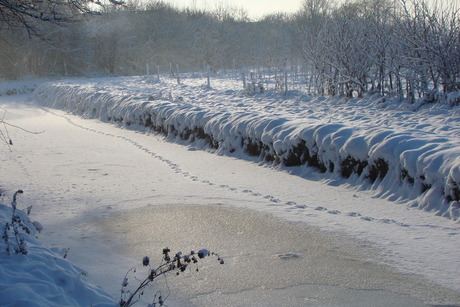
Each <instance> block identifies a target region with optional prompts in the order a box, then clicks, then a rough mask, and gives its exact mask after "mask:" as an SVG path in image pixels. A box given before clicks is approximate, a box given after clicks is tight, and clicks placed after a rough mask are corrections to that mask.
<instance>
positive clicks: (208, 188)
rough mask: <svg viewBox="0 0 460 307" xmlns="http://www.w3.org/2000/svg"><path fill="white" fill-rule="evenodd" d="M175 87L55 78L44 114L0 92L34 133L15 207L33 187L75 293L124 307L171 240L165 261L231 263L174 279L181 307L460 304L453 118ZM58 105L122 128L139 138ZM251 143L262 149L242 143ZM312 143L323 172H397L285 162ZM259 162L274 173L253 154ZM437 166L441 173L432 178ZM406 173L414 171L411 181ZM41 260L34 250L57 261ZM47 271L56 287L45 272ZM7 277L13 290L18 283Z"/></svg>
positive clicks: (195, 84) (10, 182) (227, 87)
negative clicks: (124, 292)
mask: <svg viewBox="0 0 460 307" xmlns="http://www.w3.org/2000/svg"><path fill="white" fill-rule="evenodd" d="M174 82H175V81H174V80H168V79H164V80H162V82H160V83H158V82H156V81H155V80H154V78H153V77H143V78H120V79H105V80H72V81H65V82H54V83H51V84H45V85H42V86H41V87H40V88H39V90H38V91H37V93H36V97H37V98H38V100H39V104H41V105H46V106H47V107H44V108H42V107H39V106H37V102H36V101H35V100H34V99H35V98H31V97H30V96H28V95H16V96H8V97H1V105H0V106H1V107H2V108H3V109H6V110H7V111H8V112H7V114H6V116H5V120H6V121H8V122H9V123H11V124H14V125H16V126H18V127H21V128H23V129H27V130H28V131H30V132H36V133H35V134H31V133H28V132H25V131H24V130H21V129H16V128H13V127H8V131H9V135H10V137H11V139H12V140H13V144H14V145H13V146H12V148H11V149H12V151H10V150H9V148H8V147H7V146H6V145H5V146H3V147H2V149H1V150H2V156H1V164H0V170H1V173H2V182H1V188H2V189H3V190H4V191H5V194H6V196H4V203H5V204H7V205H8V204H9V202H10V198H11V196H12V193H14V191H16V190H17V189H18V188H21V189H23V190H24V195H21V196H20V197H18V207H19V208H21V209H24V208H25V207H27V206H29V205H33V210H32V213H31V217H32V218H33V219H34V220H38V221H40V222H41V224H43V226H44V229H43V231H42V233H41V234H39V238H40V240H41V241H43V242H44V243H45V245H46V246H50V247H57V248H59V249H62V248H69V247H70V250H69V253H68V257H67V259H69V260H70V261H72V262H73V263H75V264H76V265H78V266H80V267H82V268H83V269H84V270H85V272H86V274H85V275H86V276H81V275H79V274H78V272H80V271H79V270H77V269H73V267H72V269H69V270H67V271H72V270H74V271H75V272H77V273H76V274H74V275H72V276H73V277H72V278H70V277H69V278H68V280H80V281H81V282H82V283H84V282H86V281H84V279H88V280H89V281H90V282H92V283H94V284H97V285H101V286H103V288H104V289H106V291H107V292H108V293H110V294H111V295H112V296H114V297H116V298H117V295H119V290H120V285H121V281H122V279H123V276H124V274H125V273H126V271H127V270H128V269H129V268H131V267H132V266H133V265H137V262H140V259H141V258H142V257H143V256H144V254H145V253H155V252H156V251H161V249H162V248H163V247H165V246H163V245H164V244H168V242H171V243H169V244H171V246H169V247H171V249H176V248H177V249H182V248H202V247H208V248H211V249H215V250H216V251H219V252H220V253H221V254H222V255H223V256H224V258H225V259H226V264H225V265H224V266H219V267H217V268H216V267H213V266H212V265H209V266H207V265H206V267H205V268H204V269H201V270H200V272H197V274H195V273H193V274H190V276H188V275H187V276H185V279H180V278H177V279H175V278H171V279H170V280H168V284H169V285H170V290H171V291H173V292H174V294H173V295H172V296H171V297H170V298H169V301H168V303H169V304H170V306H172V305H175V304H177V305H181V304H182V305H191V304H192V303H193V304H195V305H205V306H215V305H222V304H224V303H225V302H227V303H228V302H231V303H232V305H238V302H240V304H246V305H257V303H259V304H261V305H263V304H265V305H266V303H268V302H272V303H277V304H280V303H285V305H291V306H296V305H297V306H298V305H299V302H304V303H305V305H312V306H368V305H369V301H367V304H366V298H367V299H373V300H376V301H379V303H378V304H377V305H376V306H388V305H399V306H404V305H405V306H419V305H420V306H421V305H423V304H422V303H421V301H424V302H425V303H432V304H458V303H459V302H460V294H459V293H460V286H459V285H460V282H459V281H460V278H459V276H458V272H459V271H460V259H459V257H458V255H459V252H460V244H459V243H458V236H459V235H460V226H459V224H458V223H457V222H456V221H455V219H456V218H457V217H458V216H457V215H456V213H455V212H454V211H455V208H453V207H452V205H453V204H455V202H453V201H449V200H448V199H447V198H448V197H447V196H448V195H450V194H451V192H452V191H455V188H453V184H454V183H455V182H459V181H458V180H457V177H456V176H457V175H458V159H457V156H458V152H459V151H458V147H457V144H458V141H459V138H458V136H459V133H458V128H459V127H458V116H454V115H455V114H456V112H457V113H458V110H457V109H455V108H454V109H451V108H448V107H442V106H435V107H421V108H420V110H419V111H417V112H413V111H410V110H401V108H403V107H404V106H395V105H393V104H389V105H387V106H386V107H385V108H382V104H381V103H378V102H377V101H375V100H373V103H372V104H371V105H370V106H366V107H365V103H364V101H361V100H356V101H351V102H347V103H345V102H344V101H341V100H331V101H327V100H324V99H320V98H316V99H314V100H311V99H309V98H307V97H305V96H302V95H301V93H292V95H290V96H288V97H283V96H282V94H279V93H274V92H266V93H264V94H260V95H256V96H254V97H248V96H246V95H243V94H242V93H240V91H239V90H238V87H239V86H240V85H239V83H236V82H235V81H232V80H221V81H220V82H217V80H213V82H212V88H211V89H209V88H207V87H206V86H204V85H203V84H204V82H205V80H203V79H183V80H182V84H181V85H177V84H175V83H174ZM49 106H52V107H53V108H48V107H49ZM54 108H63V109H65V110H66V111H72V112H75V113H77V114H83V115H84V116H85V117H92V118H99V119H102V120H103V121H107V120H108V119H109V118H110V120H111V121H113V122H117V124H121V125H122V126H124V127H129V129H119V128H117V127H115V126H114V125H111V124H106V123H102V122H100V121H97V120H89V119H82V118H79V117H77V116H74V115H71V114H68V113H66V112H63V111H60V110H56V109H54ZM384 114H385V116H384ZM388 114H389V115H388ZM436 114H437V115H436ZM146 115H149V117H146ZM148 118H150V120H148ZM427 121H429V122H427ZM159 123H161V125H160V124H159ZM200 125H202V126H200ZM145 126H148V127H147V128H156V129H157V130H158V131H160V132H161V131H162V130H164V131H169V132H170V134H169V137H168V139H166V140H173V141H176V142H178V143H180V144H177V143H171V142H167V141H166V140H165V139H163V137H162V136H161V135H158V134H151V133H149V132H148V130H147V129H146V127H145ZM160 126H161V127H163V128H160ZM186 127H188V128H189V130H192V131H193V132H192V133H191V134H189V133H188V132H187V129H186ZM195 128H197V129H195ZM199 128H202V129H199ZM380 129H381V130H380ZM164 131H163V132H164ZM381 131H385V133H384V132H381ZM186 132H187V133H186ZM199 134H200V136H204V139H200V138H199V137H198V135H199ZM180 135H182V138H181V137H180ZM178 136H179V137H178ZM193 136H195V139H196V140H195V142H191V141H192V140H193V138H194V137H193ZM206 136H208V141H206ZM210 136H212V137H210ZM308 136H312V137H313V139H309V138H308ZM379 136H380V139H379ZM184 138H185V139H187V140H184ZM249 139H251V140H252V141H251V144H252V143H254V144H256V145H257V144H258V143H257V142H258V141H261V142H262V143H264V144H265V145H267V148H266V147H265V146H253V145H254V144H252V145H249V146H248V144H250V143H249ZM302 139H303V140H304V141H305V144H306V145H307V146H306V147H308V149H309V151H311V152H314V153H317V154H318V160H319V161H321V162H322V164H323V165H326V166H327V168H328V167H329V164H330V163H329V162H331V161H332V162H333V163H334V165H340V164H341V162H340V161H342V160H343V157H347V156H348V155H351V156H352V157H356V158H359V160H360V161H363V160H364V158H365V156H366V155H367V156H366V157H367V159H369V160H368V161H369V162H371V161H373V159H374V158H375V157H380V158H382V159H385V160H386V162H387V163H388V172H387V175H386V176H385V177H384V178H383V179H379V178H378V176H377V178H376V180H375V182H374V183H373V184H371V183H370V182H369V180H368V179H366V173H367V174H369V169H370V166H369V165H371V163H369V164H368V165H367V166H365V167H363V170H362V172H361V175H359V176H358V175H357V174H354V172H351V177H350V178H348V179H344V178H342V177H341V176H339V175H340V173H341V172H342V171H341V170H340V168H337V167H334V170H333V171H332V172H326V173H324V174H322V173H320V172H318V171H317V170H315V169H312V168H308V167H307V166H306V165H299V166H292V167H286V166H284V165H283V163H281V165H280V164H277V163H276V162H277V161H280V162H281V161H283V160H284V161H288V159H287V157H288V156H289V154H288V152H289V149H290V148H293V147H295V146H297V145H298V144H299V140H302ZM378 140H380V142H378ZM313 141H314V142H315V143H316V144H317V145H316V147H314V146H313V145H312V143H311V142H313ZM216 142H218V145H219V146H218V147H217V146H214V147H217V148H216V149H209V144H211V145H217V143H216ZM309 142H310V143H309ZM384 144H386V145H385V146H383V145H384ZM416 144H418V145H420V147H416V146H415V145H416ZM259 145H260V144H259ZM310 145H311V147H310ZM270 146H272V147H270ZM260 147H262V148H263V151H258V150H257V148H260ZM313 148H316V149H313ZM334 148H335V149H336V150H337V152H334V150H333V149H334ZM430 148H431V149H430ZM202 149H207V150H202ZM364 149H365V150H367V152H368V154H366V155H364V154H363V152H362V151H361V150H364ZM248 150H249V151H251V152H253V153H260V156H262V155H263V158H265V157H267V156H272V157H273V161H272V162H267V161H266V160H265V159H261V158H260V157H249V156H248V155H247V151H248ZM252 150H254V151H252ZM313 150H315V151H313ZM300 151H301V152H302V153H303V154H304V157H305V151H302V150H300ZM417 152H418V153H420V155H418V154H415V153H417ZM215 153H219V154H220V155H216V154H215ZM398 153H399V158H396V156H395V155H396V154H398ZM373 154H375V155H373ZM414 155H415V158H414ZM311 156H313V155H311ZM241 158H242V159H241ZM412 158H413V160H411V159H412ZM299 159H300V160H302V158H299ZM455 159H457V160H455ZM269 160H271V159H269ZM294 160H295V159H292V161H294ZM357 160H358V159H357ZM289 161H290V160H289ZM424 163H425V164H424ZM426 163H427V164H426ZM435 163H437V164H436V165H437V166H439V169H438V171H439V172H435V170H434V168H430V167H429V166H433V165H434V164H435ZM320 166H321V165H320ZM403 169H405V170H406V171H407V172H408V174H409V175H406V179H404V180H399V179H400V178H401V176H400V175H401V174H400V173H401V171H402V170H403ZM356 170H357V168H356ZM420 172H423V174H424V178H419V177H417V176H419V174H420ZM444 175H445V176H446V177H443V176H444ZM409 176H410V178H413V179H414V184H412V183H411V182H409V180H408V178H409ZM449 176H450V177H449ZM417 178H418V179H417ZM449 178H450V179H449ZM428 183H429V185H430V188H429V189H427V191H426V192H425V194H421V193H420V186H423V184H428ZM417 184H418V186H417ZM449 189H450V190H449ZM447 193H449V194H447ZM435 196H436V197H438V198H437V200H436V198H435ZM452 197H455V193H454V195H451V198H452ZM416 206H419V207H422V208H425V209H430V208H431V209H434V210H437V211H439V215H445V216H446V217H449V218H446V217H441V216H439V215H435V214H433V212H429V210H427V211H425V210H418V209H417V208H416ZM2 208H3V207H2ZM194 208H197V209H194ZM5 210H7V209H5ZM5 212H6V211H5ZM261 213H263V214H268V216H265V215H261ZM3 217H7V214H4V215H3ZM273 217H276V218H273ZM246 220H247V221H246ZM191 221H192V222H191ZM2 222H5V220H4V219H2ZM251 222H253V223H254V225H251ZM292 222H295V223H294V224H293V223H292ZM311 227H314V228H313V229H311ZM293 234H294V235H293ZM34 242H35V241H34ZM290 242H291V243H292V244H289V243H290ZM33 244H35V243H33ZM33 244H32V243H31V244H30V246H34V245H33ZM36 244H37V245H39V246H41V245H40V243H38V242H36ZM303 244H304V245H303ZM184 245H186V247H184ZM196 245H199V246H196ZM204 245H205V246H204ZM43 250H44V251H46V252H40V253H41V254H40V253H39V252H37V253H38V254H39V255H45V254H46V253H51V252H53V253H55V256H53V257H54V258H55V259H58V258H59V257H58V255H57V253H56V251H50V252H49V250H48V249H46V248H43ZM33 251H34V252H35V248H34V250H33ZM30 254H32V250H31V253H30ZM29 256H30V255H26V256H24V257H29ZM13 257H14V258H13ZM18 257H23V256H22V255H21V256H9V258H6V260H5V261H11V262H13V265H14V262H15V260H14V261H13V260H9V259H17V260H19V258H18ZM40 257H41V256H40ZM45 258H46V257H45V256H43V259H45ZM2 259H3V254H2ZM21 259H22V258H21ZM28 259H31V260H30V261H32V262H33V261H38V260H35V259H34V258H32V257H31V258H28ZM152 259H155V257H152ZM58 262H59V263H61V262H62V260H58ZM65 263H66V264H65V265H66V266H68V267H69V268H70V264H67V262H66V261H65ZM382 265H383V266H382ZM328 266H329V269H328ZM2 268H3V263H2ZM37 270H38V271H39V272H40V273H41V274H45V275H46V274H51V275H52V276H53V273H52V272H49V271H47V270H46V269H44V266H41V267H40V269H37ZM299 272H300V273H299ZM0 273H1V274H2V276H1V277H0V279H2V281H3V280H5V279H6V280H7V281H9V279H8V278H9V276H10V275H9V274H8V273H5V272H0ZM243 276H244V278H243ZM39 280H40V278H37V281H36V282H33V286H29V288H31V289H32V292H34V291H35V293H40V292H42V291H41V290H40V289H41V288H40V287H42V286H40V285H39V284H40V282H39ZM176 286H177V287H176ZM11 287H13V288H14V286H10V288H11ZM56 289H57V290H56V291H58V290H59V291H61V292H59V291H58V292H57V293H56V295H61V294H62V289H61V288H59V287H56ZM89 289H92V290H91V291H92V293H96V294H97V295H96V297H97V298H98V299H101V302H102V303H108V302H109V301H110V299H107V296H106V294H105V293H104V292H103V291H102V290H100V289H98V288H95V287H92V286H91V287H89ZM370 290H372V291H370ZM377 290H382V291H381V292H379V291H377ZM49 293H50V294H49V295H51V296H52V295H53V294H52V293H51V290H50V292H49ZM74 293H76V292H74ZM67 294H68V295H71V296H72V295H74V294H72V293H70V294H69V293H67ZM18 295H19V294H18ZM408 296H410V297H408ZM391 298H393V299H394V300H396V301H391ZM182 300H185V303H181V301H182ZM83 304H84V303H83ZM31 305H32V304H31Z"/></svg>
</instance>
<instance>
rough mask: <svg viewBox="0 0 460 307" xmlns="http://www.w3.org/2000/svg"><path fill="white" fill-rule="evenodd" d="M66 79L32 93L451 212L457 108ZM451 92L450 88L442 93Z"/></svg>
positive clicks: (455, 193)
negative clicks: (313, 169)
mask: <svg viewBox="0 0 460 307" xmlns="http://www.w3.org/2000/svg"><path fill="white" fill-rule="evenodd" d="M175 82H176V80H175V79H174V80H169V79H163V80H161V82H160V81H159V80H158V79H157V78H154V77H151V76H146V77H129V78H111V79H73V80H64V81H56V82H49V83H45V84H42V85H41V86H39V87H38V88H37V90H36V91H35V93H36V94H35V96H36V99H37V101H38V102H39V103H40V104H42V105H44V106H48V107H52V108H58V109H62V110H67V111H69V112H73V113H75V114H79V115H82V116H84V117H87V118H97V119H100V120H102V121H108V122H113V123H117V124H120V125H123V126H131V128H134V129H145V130H154V131H156V132H159V133H162V134H164V135H166V136H167V137H168V138H169V139H170V140H182V141H184V140H185V141H187V142H194V143H196V144H206V145H207V146H209V147H211V148H214V149H215V150H216V151H217V152H218V153H220V154H229V155H230V154H231V155H238V154H240V156H241V154H243V153H244V154H249V155H251V156H257V157H260V159H261V160H264V161H267V162H270V163H274V164H277V165H281V166H282V167H295V166H297V167H302V168H303V167H314V168H316V169H317V170H319V171H320V172H322V173H329V174H330V176H339V177H342V178H345V179H347V181H348V182H349V183H351V184H354V185H357V186H359V187H362V188H368V187H370V188H371V189H373V190H374V191H375V192H376V195H378V196H380V197H389V198H391V199H392V200H395V201H396V200H401V201H405V202H409V204H410V205H412V206H416V207H419V208H421V209H425V210H428V211H431V212H434V213H436V214H437V215H442V216H445V217H449V218H451V219H454V220H457V219H458V218H459V216H460V215H459V208H460V206H459V205H460V203H459V202H458V201H459V199H460V155H459V153H460V125H459V122H460V116H459V115H460V108H459V107H451V106H448V105H447V104H445V105H440V104H431V105H430V104H427V105H424V104H423V101H420V102H419V103H418V104H415V105H408V104H404V103H400V102H398V101H396V100H391V99H388V98H382V97H377V96H371V97H366V98H363V99H346V98H342V97H334V98H324V97H308V96H306V95H304V94H302V93H301V92H298V91H292V92H291V93H289V94H288V95H287V96H282V94H281V93H279V92H275V91H265V92H264V93H260V94H256V95H254V96H248V95H245V93H244V92H242V91H238V90H237V88H238V87H239V86H240V85H239V84H237V83H235V81H232V80H228V79H219V80H213V82H212V88H208V87H207V86H205V85H204V82H203V79H199V78H188V79H185V78H182V84H177V83H175ZM451 96H452V97H453V98H454V99H455V97H458V96H459V95H458V93H454V94H452V95H451Z"/></svg>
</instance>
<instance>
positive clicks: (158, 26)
mask: <svg viewBox="0 0 460 307" xmlns="http://www.w3.org/2000/svg"><path fill="white" fill-rule="evenodd" d="M101 13H102V14H101V15H85V16H82V18H80V20H79V21H75V22H71V23H66V24H64V25H60V26H56V25H54V24H51V23H39V24H37V28H38V29H39V30H40V33H42V37H40V38H39V37H36V36H34V35H32V36H31V35H30V33H29V32H28V31H27V30H26V29H23V30H21V31H18V29H14V31H13V30H12V29H8V27H7V26H3V27H2V28H0V78H2V79H18V78H21V77H24V76H28V75H32V76H37V77H73V76H91V77H94V76H120V75H143V74H145V73H146V65H147V64H148V65H149V67H150V73H151V74H154V73H156V72H157V69H159V70H160V72H161V73H165V72H169V70H170V69H171V68H172V69H173V70H176V69H177V68H179V69H180V71H183V72H193V71H203V69H204V67H207V66H208V65H209V67H210V68H211V71H212V72H218V71H220V70H223V69H235V70H239V69H242V68H246V69H251V68H271V69H279V70H286V69H292V68H293V67H295V68H296V69H299V70H301V71H304V72H308V73H307V74H305V78H304V80H303V81H302V82H303V83H304V84H305V87H306V88H308V90H309V91H310V93H311V94H312V95H330V96H333V95H344V96H348V97H352V96H362V95H364V94H365V93H380V94H381V95H385V96H398V97H404V98H405V99H409V100H411V101H414V100H415V99H416V98H419V97H426V99H427V100H429V99H435V98H434V97H435V94H438V93H449V92H454V91H458V90H460V20H459V12H458V10H457V9H456V8H454V7H447V8H441V7H438V6H436V5H435V6H430V5H428V3H427V2H424V0H407V1H405V0H351V1H346V2H344V3H341V4H335V2H332V1H330V0H305V1H304V2H303V6H302V7H301V8H299V11H298V12H297V13H295V14H272V15H268V16H265V17H264V18H261V19H260V20H257V21H251V20H249V19H248V17H247V14H246V13H245V12H244V11H243V10H241V9H235V8H232V7H225V6H223V5H218V6H216V7H215V8H214V9H213V10H207V11H204V10H199V9H191V8H189V9H177V8H175V7H173V6H171V5H168V4H165V3H164V2H162V1H153V2H149V3H143V4H141V3H140V2H130V3H127V4H125V5H111V6H107V7H104V9H103V10H102V12H101Z"/></svg>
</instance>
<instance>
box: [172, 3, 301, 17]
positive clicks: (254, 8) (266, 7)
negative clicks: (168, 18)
mask: <svg viewBox="0 0 460 307" xmlns="http://www.w3.org/2000/svg"><path fill="white" fill-rule="evenodd" d="M164 2H166V3H171V4H173V5H174V6H176V7H178V8H185V7H193V6H195V7H196V8H199V9H202V8H205V9H209V10H213V9H215V7H216V6H218V5H222V4H223V5H224V7H237V8H243V9H244V10H245V11H246V12H247V13H248V15H249V17H250V18H253V19H257V18H260V17H262V16H264V15H267V14H271V13H277V12H282V13H294V12H297V11H298V10H299V9H300V7H301V4H302V2H303V0H231V1H230V0H165V1H164Z"/></svg>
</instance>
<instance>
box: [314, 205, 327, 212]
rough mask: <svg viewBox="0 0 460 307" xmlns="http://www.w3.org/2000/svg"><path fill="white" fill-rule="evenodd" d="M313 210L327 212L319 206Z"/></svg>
mask: <svg viewBox="0 0 460 307" xmlns="http://www.w3.org/2000/svg"><path fill="white" fill-rule="evenodd" d="M315 210H316V211H327V208H324V207H321V206H319V207H316V208H315Z"/></svg>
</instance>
